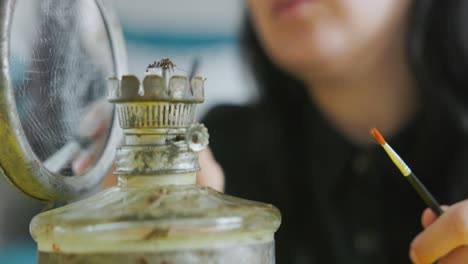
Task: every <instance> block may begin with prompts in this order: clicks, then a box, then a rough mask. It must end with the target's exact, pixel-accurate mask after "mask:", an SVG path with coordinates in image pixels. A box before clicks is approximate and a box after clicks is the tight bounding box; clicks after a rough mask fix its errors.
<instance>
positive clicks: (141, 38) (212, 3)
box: [0, 0, 255, 264]
mask: <svg viewBox="0 0 468 264" xmlns="http://www.w3.org/2000/svg"><path fill="white" fill-rule="evenodd" d="M110 2H113V4H114V7H115V10H116V12H117V13H118V15H119V17H120V20H121V24H122V28H123V32H124V36H125V39H126V44H127V54H128V59H129V72H130V73H132V74H136V75H140V76H141V75H143V73H144V70H145V69H146V66H147V65H148V64H149V63H151V62H153V61H155V60H158V59H160V58H162V57H169V58H172V59H173V61H174V62H175V63H176V65H177V67H178V68H180V69H182V70H187V71H189V70H190V66H191V63H192V60H193V59H194V58H195V57H197V56H198V57H199V58H201V65H200V69H199V71H198V73H199V74H200V75H202V76H204V77H206V78H207V82H206V87H205V94H206V103H205V104H204V105H203V106H202V107H201V108H200V111H199V115H202V114H203V113H204V112H206V111H207V109H209V108H210V107H212V106H213V105H215V104H219V103H244V102H247V101H248V100H250V99H251V98H253V97H254V96H255V93H254V92H253V89H252V85H251V84H250V81H249V80H250V77H249V76H248V74H247V72H246V70H245V69H244V66H243V61H242V58H241V57H240V53H239V47H238V31H239V28H240V26H241V24H242V20H243V16H244V6H243V5H244V4H243V1H239V0H222V1H218V0H196V1H193V0H135V1H128V0H112V1H110ZM25 19H27V18H25ZM25 23H27V20H25ZM43 206H44V205H43V204H39V203H37V202H34V201H31V200H29V199H28V198H26V197H23V196H22V195H20V194H18V193H16V192H15V191H14V190H13V188H12V187H11V186H9V185H8V184H7V183H6V181H5V180H4V179H3V178H0V263H9V264H16V263H21V264H24V263H35V262H36V247H35V243H34V241H33V240H32V238H31V237H30V235H29V221H30V220H31V218H32V217H33V216H34V215H36V214H37V213H39V212H40V210H41V208H42V207H43Z"/></svg>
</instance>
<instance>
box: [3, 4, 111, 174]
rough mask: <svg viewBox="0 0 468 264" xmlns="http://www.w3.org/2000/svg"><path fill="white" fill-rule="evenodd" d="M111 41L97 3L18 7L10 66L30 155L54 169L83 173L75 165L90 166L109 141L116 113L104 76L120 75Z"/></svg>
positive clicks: (11, 44) (16, 8)
mask: <svg viewBox="0 0 468 264" xmlns="http://www.w3.org/2000/svg"><path fill="white" fill-rule="evenodd" d="M25 17H28V19H24V18H25ZM109 43H110V41H109V36H108V33H107V29H106V27H105V24H104V21H103V18H102V16H101V13H100V11H99V9H98V6H97V5H96V3H95V1H93V0H79V1H62V0H41V1H29V0H18V1H17V3H16V5H15V10H14V14H13V22H12V27H11V40H10V48H11V49H10V58H9V64H10V72H11V75H12V76H11V79H12V83H13V87H14V95H15V99H16V103H17V110H18V114H19V116H20V121H21V125H22V127H23V130H24V132H25V135H26V137H27V139H28V142H29V144H30V145H31V148H32V150H33V151H34V153H35V154H36V156H37V158H38V159H39V160H40V161H42V162H43V164H44V165H45V167H46V168H48V169H49V170H50V171H52V172H58V173H59V174H62V175H75V174H83V173H84V172H85V171H86V170H84V169H79V170H77V169H73V166H72V165H73V162H74V161H76V160H78V159H80V158H81V162H82V163H83V162H85V163H86V162H87V163H88V164H87V168H90V167H92V165H93V162H94V161H95V160H97V158H98V157H99V155H100V151H101V150H102V149H103V145H104V144H105V143H106V138H107V137H106V134H107V133H108V129H109V127H110V125H111V121H112V109H113V108H112V105H111V104H109V103H107V101H106V100H105V95H106V77H107V76H111V75H113V74H114V71H115V69H114V66H113V65H114V64H115V63H114V59H113V55H112V50H111V47H110V44H109ZM85 156H86V157H88V158H87V160H83V157H85ZM75 167H76V166H75Z"/></svg>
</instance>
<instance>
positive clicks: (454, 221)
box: [410, 200, 468, 264]
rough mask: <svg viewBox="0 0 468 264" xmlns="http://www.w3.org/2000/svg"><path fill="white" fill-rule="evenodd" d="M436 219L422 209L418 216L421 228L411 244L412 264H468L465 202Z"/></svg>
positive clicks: (451, 207)
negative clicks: (421, 230) (435, 263)
mask: <svg viewBox="0 0 468 264" xmlns="http://www.w3.org/2000/svg"><path fill="white" fill-rule="evenodd" d="M443 209H444V213H443V214H442V215H441V216H440V217H439V218H437V217H436V215H435V214H434V213H433V212H432V211H431V210H430V209H426V211H424V213H423V215H422V219H421V221H422V225H423V227H424V228H425V230H424V231H423V232H421V233H420V234H419V235H418V236H416V238H415V239H414V240H413V242H412V243H411V248H410V256H411V260H412V261H413V263H417V264H426V263H427V264H430V263H434V262H435V261H436V260H438V259H440V264H461V263H468V200H465V201H463V202H460V203H457V204H455V205H452V206H450V207H443Z"/></svg>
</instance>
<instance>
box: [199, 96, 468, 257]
mask: <svg viewBox="0 0 468 264" xmlns="http://www.w3.org/2000/svg"><path fill="white" fill-rule="evenodd" d="M301 107H302V109H300V113H301V114H298V116H300V117H297V116H290V117H289V118H284V117H279V116H278V115H275V114H274V113H273V112H272V111H269V110H268V109H266V108H264V107H262V106H244V107H240V106H219V107H216V108H214V109H212V111H210V113H209V114H208V115H207V116H206V118H205V120H204V123H205V124H206V126H207V127H208V129H209V130H210V145H211V149H212V151H213V153H214V156H215V158H216V159H217V161H218V162H219V163H220V165H221V166H222V167H223V170H224V173H225V176H226V193H228V194H231V195H234V196H238V197H242V198H247V199H251V200H257V201H262V202H267V203H272V204H274V205H275V206H277V207H278V208H279V209H280V211H281V213H282V217H283V220H282V224H281V227H280V229H279V230H278V232H277V233H276V236H275V238H276V258H277V263H279V264H282V263H297V264H299V263H410V260H409V257H408V255H409V254H408V252H409V245H410V243H411V241H412V239H413V238H414V237H415V236H416V235H417V234H418V233H419V232H421V230H422V228H421V224H420V217H421V213H422V212H423V210H424V208H426V206H425V205H424V203H423V202H422V201H421V199H420V198H419V197H418V196H417V194H416V193H415V191H413V189H412V188H411V186H410V184H409V183H408V182H407V181H406V180H405V178H404V177H403V176H402V175H401V174H400V172H399V171H398V170H397V168H396V167H395V166H394V165H393V164H392V163H391V161H390V159H389V158H388V157H387V156H386V154H385V152H384V151H383V150H382V149H381V148H380V146H378V145H377V144H375V145H374V144H370V145H368V146H364V147H363V146H356V145H354V144H352V143H351V142H349V141H348V140H346V138H345V137H343V136H342V135H340V134H339V133H338V132H337V131H336V130H335V129H334V128H333V127H331V126H330V125H329V124H328V123H327V121H326V120H324V118H323V117H322V115H321V114H320V113H319V111H317V109H315V108H314V106H313V105H312V104H310V103H309V104H306V105H304V106H301ZM387 141H388V142H389V143H390V144H391V145H392V146H393V148H394V149H395V150H396V151H397V152H398V153H399V154H400V155H401V156H402V158H403V159H404V160H405V161H406V162H407V163H408V165H409V166H410V167H411V168H412V170H413V172H415V174H416V175H418V177H419V178H420V180H421V181H422V182H423V183H424V184H425V185H426V186H427V188H428V189H429V190H430V191H431V192H432V193H433V195H434V196H435V197H436V198H437V199H438V200H439V201H440V202H441V203H442V204H452V203H454V202H456V201H458V200H461V199H464V198H465V197H466V194H467V193H468V191H467V188H466V183H465V181H464V180H463V176H464V175H467V176H468V174H466V171H467V169H466V166H465V164H464V162H463V160H464V157H466V156H467V155H465V151H466V146H467V145H466V135H465V132H464V129H463V127H462V126H461V123H460V121H459V119H458V118H456V117H455V116H454V115H452V114H450V111H448V110H447V109H444V108H443V107H436V106H434V105H426V106H425V107H423V108H422V110H421V113H420V114H419V115H418V117H417V118H415V119H414V120H413V122H412V123H411V124H410V125H408V126H407V127H405V128H404V129H403V130H402V131H401V133H399V134H398V135H397V136H394V137H393V138H390V139H388V138H387Z"/></svg>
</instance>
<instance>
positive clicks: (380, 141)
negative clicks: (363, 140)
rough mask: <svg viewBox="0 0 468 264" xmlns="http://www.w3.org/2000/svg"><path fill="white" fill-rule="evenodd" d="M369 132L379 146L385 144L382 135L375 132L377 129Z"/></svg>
mask: <svg viewBox="0 0 468 264" xmlns="http://www.w3.org/2000/svg"><path fill="white" fill-rule="evenodd" d="M370 132H371V134H372V135H373V136H374V138H375V139H376V140H377V142H379V144H380V145H384V144H385V139H384V138H383V137H382V135H381V134H380V132H379V131H378V130H377V128H372V129H371V131H370Z"/></svg>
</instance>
